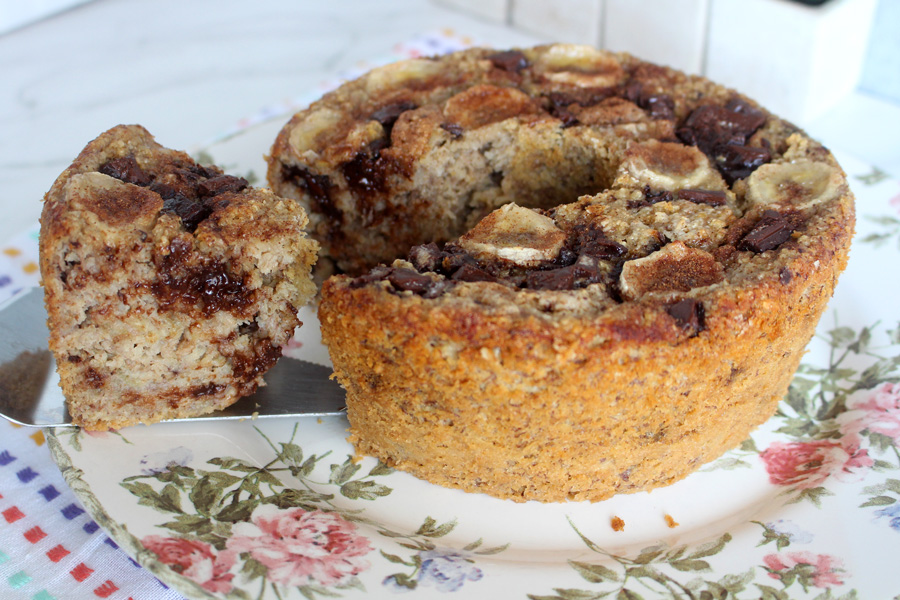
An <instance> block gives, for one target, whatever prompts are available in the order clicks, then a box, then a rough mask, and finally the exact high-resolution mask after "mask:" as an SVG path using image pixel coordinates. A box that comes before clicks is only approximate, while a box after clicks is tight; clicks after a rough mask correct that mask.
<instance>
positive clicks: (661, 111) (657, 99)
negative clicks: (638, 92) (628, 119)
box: [638, 94, 675, 120]
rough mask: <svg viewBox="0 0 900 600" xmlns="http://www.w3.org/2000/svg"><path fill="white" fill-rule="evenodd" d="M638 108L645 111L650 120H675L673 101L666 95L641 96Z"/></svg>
mask: <svg viewBox="0 0 900 600" xmlns="http://www.w3.org/2000/svg"><path fill="white" fill-rule="evenodd" d="M638 106H640V107H641V108H643V109H644V110H646V111H647V112H648V113H649V114H650V118H651V119H665V120H672V119H674V118H675V101H674V100H672V97H671V96H669V95H668V94H651V95H649V96H642V97H641V98H640V100H639V104H638Z"/></svg>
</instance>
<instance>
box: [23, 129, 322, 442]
mask: <svg viewBox="0 0 900 600" xmlns="http://www.w3.org/2000/svg"><path fill="white" fill-rule="evenodd" d="M306 225H307V216H306V213H305V212H304V210H303V209H302V208H301V207H300V206H299V205H298V204H297V202H295V201H294V200H291V199H284V198H279V197H278V196H276V195H274V194H273V193H272V192H271V191H269V190H267V189H253V188H252V187H250V186H249V185H248V182H247V181H246V180H245V179H243V178H241V177H234V176H231V175H225V174H223V173H222V171H221V170H220V169H219V168H217V167H208V166H203V165H200V164H198V163H197V162H195V161H194V160H192V159H191V158H190V157H189V156H188V155H187V154H185V153H183V152H179V151H175V150H170V149H167V148H164V147H163V146H161V145H160V144H158V143H157V142H156V141H155V140H154V139H153V137H152V136H151V135H150V134H149V133H148V132H147V130H146V129H144V128H143V127H141V126H137V125H131V126H124V125H120V126H117V127H114V128H113V129H111V130H109V131H107V132H106V133H103V134H102V135H100V136H99V137H98V138H97V139H96V140H94V141H92V142H91V143H90V144H88V145H87V147H86V148H85V149H84V150H83V151H82V152H81V154H79V156H78V157H77V158H76V159H75V162H74V163H73V164H72V165H71V166H70V167H69V168H68V169H66V170H65V171H64V172H63V173H62V175H60V177H59V178H58V179H57V180H56V182H55V183H54V184H53V187H52V188H51V189H50V191H49V192H48V193H47V195H46V197H45V198H44V208H43V213H42V215H41V235H40V263H41V275H42V279H43V286H44V292H45V303H46V307H47V313H48V327H49V330H50V350H51V351H52V352H53V354H54V356H55V358H56V363H57V370H58V372H59V376H60V386H61V387H62V390H63V393H64V395H65V397H66V402H67V406H68V409H69V413H70V414H71V416H72V420H73V422H75V423H76V424H78V425H81V426H83V427H85V428H86V429H93V430H104V429H109V428H120V427H124V426H128V425H134V424H137V423H145V424H147V423H153V422H157V421H161V420H165V419H172V418H179V417H190V416H196V415H201V414H205V413H210V412H213V411H215V410H219V409H222V408H224V407H226V406H228V405H230V404H232V403H234V402H235V401H236V400H238V399H239V398H240V397H242V396H245V395H248V394H251V393H252V392H253V391H254V390H256V388H257V387H258V386H260V385H263V384H264V382H263V378H262V376H263V374H264V373H265V372H266V371H267V370H268V369H269V368H270V367H271V366H272V365H273V364H275V362H276V361H277V360H278V358H279V357H280V356H281V348H282V347H283V346H284V345H285V344H286V343H287V341H288V340H289V339H290V338H291V336H292V335H293V333H294V329H295V328H296V327H297V326H298V325H300V322H299V320H298V319H297V310H298V308H299V307H300V306H302V305H304V304H305V303H306V302H308V301H309V300H310V299H311V298H312V296H313V295H314V294H315V286H314V284H313V282H312V279H311V277H310V271H311V268H312V265H313V263H314V262H315V260H316V254H317V250H318V244H317V243H316V242H315V241H313V240H311V239H308V238H307V237H306V236H305V234H304V233H303V230H304V227H305V226H306Z"/></svg>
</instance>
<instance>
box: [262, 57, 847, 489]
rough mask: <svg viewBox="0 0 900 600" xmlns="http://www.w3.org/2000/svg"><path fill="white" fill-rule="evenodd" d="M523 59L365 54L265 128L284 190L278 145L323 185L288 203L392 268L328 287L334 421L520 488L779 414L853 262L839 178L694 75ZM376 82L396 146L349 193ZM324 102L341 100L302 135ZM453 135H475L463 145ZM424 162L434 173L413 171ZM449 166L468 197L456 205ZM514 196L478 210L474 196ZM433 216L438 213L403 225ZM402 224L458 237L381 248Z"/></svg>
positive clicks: (425, 466)
mask: <svg viewBox="0 0 900 600" xmlns="http://www.w3.org/2000/svg"><path fill="white" fill-rule="evenodd" d="M519 55H520V56H519V57H520V58H521V57H524V59H525V62H526V63H528V64H529V65H530V66H529V67H522V68H519V69H513V70H510V69H509V66H510V65H514V64H515V59H516V54H515V53H513V54H506V55H505V56H504V58H503V61H502V64H503V65H504V68H497V67H496V64H494V65H493V66H492V64H493V63H492V61H493V60H494V59H492V58H491V56H492V54H490V51H485V50H475V51H469V52H467V53H461V54H459V55H455V56H452V57H448V58H445V59H439V60H435V61H432V62H431V63H427V64H428V68H427V69H426V71H427V75H424V76H423V77H422V78H421V79H417V80H419V81H420V82H426V81H427V82H428V83H427V84H426V83H422V85H420V86H418V87H417V88H416V89H415V90H410V89H407V88H406V87H405V83H404V82H405V81H407V80H408V79H402V78H401V79H400V80H399V81H395V85H394V86H393V87H392V86H390V85H387V84H386V83H385V82H386V81H394V79H392V77H393V75H396V74H397V73H404V74H405V76H409V77H413V79H416V77H417V75H415V74H416V73H418V69H420V68H422V67H423V64H426V63H417V66H416V67H415V68H412V71H410V67H409V65H407V66H403V65H400V66H395V67H392V70H390V71H388V72H377V73H376V74H375V75H370V76H367V77H363V78H361V79H360V80H359V81H357V82H352V83H350V84H348V85H347V86H345V87H343V88H341V89H340V90H338V91H337V92H336V93H335V94H333V95H331V96H328V97H326V98H325V99H323V100H322V101H321V102H320V103H317V104H316V105H314V106H313V107H312V108H311V109H310V110H309V111H306V112H304V113H301V114H300V115H297V116H296V117H295V118H294V119H293V120H292V121H291V123H290V124H288V126H287V127H286V128H285V130H284V131H283V132H282V134H281V135H280V136H279V139H278V141H276V144H275V147H274V148H273V155H272V159H271V160H270V173H269V175H270V179H271V180H272V181H273V185H285V186H286V189H287V188H290V186H291V185H292V183H291V181H290V177H288V178H285V177H284V174H285V173H286V172H288V171H290V169H289V168H287V167H286V165H293V166H294V167H296V168H302V169H307V171H304V173H305V174H304V175H303V177H302V178H301V179H303V182H302V183H301V184H300V185H298V186H297V187H295V188H294V189H293V190H291V189H288V191H287V193H289V194H294V195H296V196H297V197H301V198H304V197H307V196H309V194H311V193H312V192H311V190H312V189H313V188H314V187H315V186H314V185H313V184H316V182H317V181H318V183H322V181H324V180H316V179H315V177H327V178H328V181H329V182H330V183H329V185H330V186H331V187H329V188H328V190H329V193H328V194H324V195H322V196H321V197H320V198H318V200H316V199H313V200H310V199H309V198H308V197H307V201H309V202H310V205H311V206H312V207H313V210H314V211H316V212H318V214H317V215H316V216H315V217H314V227H315V228H316V229H315V235H321V236H323V237H322V239H323V241H324V243H325V246H326V253H327V254H330V255H331V257H332V258H333V259H335V261H336V264H337V266H338V268H339V269H344V270H346V271H349V272H352V273H357V272H359V270H361V268H362V267H365V266H371V264H372V261H373V260H384V262H386V263H388V264H390V265H391V266H390V267H376V268H375V269H373V270H372V271H370V272H369V273H368V274H366V275H363V276H360V277H356V278H354V279H351V278H350V277H347V276H339V277H334V278H332V279H330V280H328V281H327V282H326V283H325V285H324V287H323V289H322V295H321V302H320V305H319V317H320V321H321V325H322V336H323V341H324V342H325V344H326V345H327V346H328V348H329V351H330V353H331V356H332V360H333V362H334V365H335V373H336V375H337V378H338V380H339V381H340V382H341V383H342V385H344V387H346V389H347V405H348V417H349V419H350V425H351V429H350V432H351V440H352V442H353V443H354V445H355V447H356V449H357V450H358V451H359V452H361V453H367V454H372V455H374V456H377V457H378V458H380V459H381V460H383V461H385V462H387V463H389V464H392V465H395V466H397V467H399V468H401V469H404V470H407V471H409V472H411V473H413V474H415V475H417V476H420V477H422V478H424V479H427V480H429V481H432V482H434V483H438V484H441V485H447V486H451V487H457V488H461V489H464V490H467V491H473V492H484V493H488V494H491V495H494V496H498V497H501V498H511V499H513V500H517V501H525V500H540V501H563V500H591V501H596V500H602V499H604V498H608V497H610V496H611V495H613V494H616V493H620V492H635V491H640V490H648V489H652V488H654V487H658V486H661V485H667V484H670V483H672V482H674V481H676V480H678V479H680V478H682V477H684V476H686V475H687V474H689V473H690V472H692V471H694V470H696V469H697V468H698V467H699V466H700V465H702V464H703V463H705V462H707V461H709V460H712V459H714V458H716V457H717V456H719V455H720V454H721V453H722V452H724V451H726V450H727V449H729V448H731V447H733V446H735V445H736V444H738V443H739V442H740V441H741V440H743V439H745V437H746V436H747V435H748V433H749V432H750V431H751V430H752V429H753V428H754V427H756V426H757V425H759V424H760V423H762V422H763V421H765V420H767V419H768V418H769V417H770V416H771V414H772V413H773V411H774V410H775V406H776V405H777V403H778V401H779V400H780V399H781V397H782V396H783V395H784V393H785V391H786V389H787V387H788V385H789V383H790V380H791V378H792V375H793V372H794V370H795V369H796V368H797V366H798V364H799V360H800V357H801V355H802V352H803V348H804V347H805V345H806V344H807V342H808V341H809V339H810V338H811V336H812V335H813V332H814V329H815V326H816V323H817V321H818V319H819V316H820V315H821V314H822V312H823V311H824V309H825V306H826V303H827V301H828V299H829V298H830V297H831V294H832V292H833V289H834V285H835V283H836V281H837V277H838V275H839V273H840V272H841V271H842V270H843V269H844V267H845V265H846V261H847V253H848V250H849V245H850V238H851V236H852V233H853V227H854V208H853V197H852V194H851V193H850V190H849V188H848V186H847V182H846V177H845V175H844V174H843V172H842V171H841V169H840V167H839V166H838V165H837V163H836V162H835V161H834V158H833V157H832V156H831V155H830V153H829V152H828V151H827V150H826V149H824V148H822V147H821V146H820V145H819V144H817V143H815V142H814V141H812V140H810V139H809V138H808V137H807V136H805V134H803V133H802V132H799V131H797V130H796V128H795V127H793V126H791V125H790V124H788V123H785V122H784V121H782V120H780V119H779V118H778V117H776V116H774V115H771V114H769V113H768V112H766V111H765V110H763V109H761V108H760V107H758V106H757V105H756V104H754V103H753V102H752V101H749V100H747V99H746V98H743V97H742V96H740V95H738V94H736V93H735V92H733V91H731V90H728V89H725V88H723V87H721V86H718V85H716V84H714V83H712V82H709V81H707V80H703V79H700V78H696V77H689V76H686V75H684V74H681V73H678V72H675V71H673V70H671V69H666V68H663V67H657V66H654V65H648V64H645V63H642V62H640V61H638V60H637V59H634V58H632V57H628V56H624V55H612V54H608V53H599V52H597V51H595V50H592V49H585V48H580V47H571V46H545V47H539V48H535V49H530V50H524V51H522V52H521V53H519ZM520 64H521V63H520ZM435 65H438V66H439V67H441V68H442V69H444V72H445V74H444V76H442V75H440V73H439V71H436V68H437V67H436V66H435ZM410 72H412V73H413V75H410ZM501 73H502V75H501ZM461 74H468V80H467V81H468V86H469V87H466V84H465V81H466V80H465V79H464V78H461V77H460V75H461ZM501 77H505V79H501ZM373 79H374V80H376V81H378V82H379V84H380V87H379V88H378V89H379V90H384V89H391V90H392V92H391V94H390V95H391V98H392V99H397V98H402V99H403V101H405V102H407V103H409V104H408V105H404V106H393V107H392V108H391V110H393V111H395V112H398V113H399V116H397V118H396V124H395V125H394V126H393V127H394V130H393V131H394V132H399V133H402V134H403V135H398V136H396V138H397V139H396V140H395V136H394V135H393V134H391V135H390V139H389V142H390V145H389V146H387V147H382V148H381V150H380V156H382V157H383V156H388V157H391V160H390V161H389V162H390V165H394V166H395V167H396V165H401V164H402V165H403V166H402V169H400V168H399V167H398V168H396V170H390V169H389V170H387V171H385V172H384V173H387V175H385V179H384V180H382V181H381V184H383V185H384V186H385V188H384V190H381V191H379V190H375V191H374V192H373V193H371V194H368V195H367V194H365V193H359V194H356V195H354V193H353V192H352V190H351V189H350V187H348V186H346V185H345V184H346V181H345V180H344V179H342V177H344V175H342V174H341V170H342V169H344V171H346V169H345V168H344V167H343V166H342V165H344V163H342V162H341V161H347V160H351V161H352V160H355V158H353V157H357V156H359V153H360V152H365V151H366V148H370V146H367V144H371V143H372V141H373V140H379V139H380V140H382V141H381V142H379V143H381V144H384V143H385V142H384V138H383V135H384V133H383V131H381V129H380V128H381V127H382V125H381V124H380V122H379V124H377V127H373V130H374V131H371V132H369V133H371V134H372V135H370V136H369V137H366V136H364V135H362V133H360V132H362V131H363V129H364V127H363V126H362V125H361V123H372V119H370V118H369V117H370V115H372V114H373V110H377V107H384V106H387V105H386V104H384V103H381V104H379V102H378V101H377V100H378V97H377V95H375V96H373V95H372V94H371V93H370V90H369V88H370V87H371V86H370V83H371V81H372V80H373ZM448 81H452V85H449V84H446V82H448ZM435 82H439V83H435ZM445 84H446V85H445ZM491 86H494V87H491ZM503 86H507V87H514V88H515V90H513V91H508V90H503V91H499V90H498V89H497V88H499V87H503ZM529 100H530V101H529ZM367 103H369V104H367ZM413 104H414V105H416V106H417V107H419V108H415V109H412V108H410V107H409V106H410V105H413ZM535 106H537V107H538V110H537V111H535V110H534V108H535ZM448 107H449V108H448ZM513 107H518V108H519V109H520V110H521V114H515V111H514V110H513ZM328 111H336V113H339V114H342V115H344V116H349V119H348V120H346V121H340V122H341V125H339V126H337V128H323V129H319V128H320V126H321V124H322V123H324V122H326V121H328V119H326V118H325V117H324V116H323V115H325V116H327V113H328ZM448 114H452V115H453V123H452V124H450V125H456V126H458V127H456V128H454V127H452V126H450V125H448V124H447V115H448ZM381 116H383V115H381ZM442 119H443V121H442ZM376 120H377V119H376ZM412 122H415V123H416V126H415V127H407V124H408V123H412ZM463 124H465V126H464V125H463ZM354 128H355V129H354ZM398 128H400V129H399V130H398ZM351 129H352V130H354V131H356V132H357V135H356V137H354V136H353V135H348V134H347V133H346V132H347V131H348V130H351ZM316 132H318V133H316ZM407 134H408V135H409V138H411V139H415V140H417V144H413V143H412V142H410V140H409V139H406V137H405V136H406V135H407ZM330 136H334V137H335V138H337V139H340V140H342V141H341V142H340V143H338V142H334V140H332V143H334V145H335V146H336V147H337V146H339V147H341V148H342V152H344V153H343V154H341V155H340V158H339V160H338V162H330V161H332V159H333V158H334V157H335V156H337V155H335V154H329V151H328V150H327V149H326V148H325V145H326V144H325V142H324V141H323V140H325V139H330ZM454 136H456V137H454ZM351 138H352V140H355V141H350V140H351ZM467 139H468V140H469V143H473V144H474V143H476V142H477V144H479V145H481V147H482V148H489V150H484V151H483V152H474V153H468V150H467V146H465V144H464V143H463V141H464V140H467ZM361 140H365V141H361ZM395 142H400V145H399V146H396V147H395V146H394V143H395ZM351 148H352V149H351ZM412 148H414V150H409V149H412ZM448 148H456V149H458V151H459V152H458V153H457V154H452V152H451V151H450V150H446V149H448ZM510 148H514V150H510ZM523 148H524V149H526V150H525V152H524V153H517V152H519V150H521V149H523ZM445 151H446V152H448V156H451V155H452V156H454V160H456V161H457V163H458V164H459V165H461V166H460V167H459V171H460V172H461V173H462V175H457V171H456V170H453V169H450V168H449V167H448V165H449V164H450V163H449V162H441V161H440V160H438V158H440V156H441V152H445ZM479 157H481V158H479ZM498 157H501V158H498ZM491 160H494V161H495V162H491ZM479 161H482V162H479ZM457 163H454V165H455V164H457ZM434 164H437V165H439V166H441V168H444V169H445V170H444V171H443V172H444V173H445V174H446V175H445V179H446V181H438V180H437V179H435V178H431V177H429V176H427V175H428V174H429V170H428V169H430V168H431V166H433V165H434ZM499 164H502V165H503V167H502V173H501V175H502V176H501V177H496V178H495V179H498V180H499V183H498V182H496V181H495V182H493V183H492V182H491V181H490V180H491V177H490V173H488V175H487V176H485V175H484V173H485V172H486V170H487V171H490V169H491V168H494V167H496V165H499ZM473 165H475V166H473ZM485 165H487V166H485ZM761 165H762V166H761ZM395 167H391V168H392V169H393V168H395ZM345 174H346V173H345ZM297 181H299V180H297V179H296V178H295V179H294V180H293V182H294V183H297ZM573 182H575V183H573ZM445 183H446V187H447V188H449V189H452V190H455V194H456V196H464V197H467V198H479V201H481V200H483V203H482V204H477V203H471V202H470V203H466V204H463V205H459V204H454V203H453V198H455V197H456V196H454V195H453V194H451V193H449V192H448V193H446V194H445V193H444V192H443V191H442V190H443V189H444V187H442V186H443V185H444V184H445ZM320 191H321V190H320ZM382 191H383V192H384V194H385V195H379V194H381V193H382ZM581 194H584V195H582V196H581V197H580V198H579V197H578V196H579V195H581ZM538 197H539V198H540V200H535V198H538ZM511 199H512V200H515V201H516V203H517V204H519V205H518V206H512V205H507V206H506V207H504V208H502V209H497V210H494V212H490V214H489V216H487V217H486V218H484V219H483V220H482V219H481V217H482V216H483V215H484V214H485V213H484V212H478V210H471V209H472V206H473V204H477V206H478V209H479V210H480V209H485V210H487V211H488V212H489V211H490V210H491V209H493V208H496V206H497V204H494V203H495V202H496V203H498V204H502V203H503V202H507V201H509V200H511ZM520 199H522V202H519V200H520ZM332 201H333V206H331V208H332V209H333V210H334V212H333V213H331V214H328V212H327V210H325V208H326V206H325V205H326V204H327V203H328V202H332ZM544 202H546V204H544ZM373 203H374V204H373ZM373 205H374V206H375V207H376V208H372V207H373ZM557 205H559V206H557ZM388 207H389V208H390V210H388ZM525 207H531V208H534V209H535V210H531V208H525ZM468 210H471V212H470V213H468V214H466V211H468ZM373 211H374V212H373ZM378 211H381V212H380V213H378ZM429 211H431V212H429ZM376 213H378V216H377V218H376ZM433 213H440V214H441V215H443V214H447V215H450V216H451V217H454V218H455V220H454V218H447V219H445V220H444V221H442V222H441V224H440V225H439V226H434V227H431V226H430V225H429V224H428V223H431V222H428V223H426V224H425V225H422V223H424V222H425V219H426V218H427V217H426V215H430V214H433ZM401 215H402V216H401ZM379 219H383V222H384V223H389V224H390V226H391V227H395V228H396V229H397V235H391V234H390V233H389V231H393V230H392V229H390V228H388V229H381V227H382V225H381V223H382V221H380V220H379ZM403 219H408V220H409V222H406V221H403ZM476 223H478V225H477V226H476V227H474V229H473V228H472V227H473V226H474V225H475V224H476ZM413 225H414V226H420V225H421V226H420V227H419V228H418V229H416V230H415V231H412V232H410V231H407V230H405V229H404V227H412V226H413ZM466 231H468V233H465V232H466ZM373 232H374V233H373ZM416 236H424V238H423V239H422V240H421V241H424V242H427V241H438V242H441V241H444V240H447V239H451V238H457V237H459V236H462V237H459V239H458V241H456V242H453V243H450V244H448V245H446V246H445V247H444V248H440V247H438V246H434V247H430V248H429V247H426V246H421V247H417V248H414V249H413V251H411V252H410V254H409V257H408V258H409V260H408V261H407V260H396V261H394V262H391V260H392V259H394V258H397V257H402V256H403V255H404V254H405V250H406V248H407V247H408V246H409V244H410V241H411V240H414V239H415V237H416ZM429 236H430V237H429ZM382 238H384V240H387V241H384V240H382ZM373 240H374V241H373ZM379 240H380V241H379ZM369 242H372V243H369ZM369 251H371V253H370V254H366V253H367V252H369ZM382 253H383V254H382ZM379 256H381V257H384V256H388V257H389V259H388V260H385V259H383V258H382V259H378V258H377V257H379Z"/></svg>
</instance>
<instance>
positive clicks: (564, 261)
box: [553, 246, 578, 267]
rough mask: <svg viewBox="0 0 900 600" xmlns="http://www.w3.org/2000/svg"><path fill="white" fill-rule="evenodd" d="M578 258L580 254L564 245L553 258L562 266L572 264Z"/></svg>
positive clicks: (554, 261) (555, 262) (554, 262)
mask: <svg viewBox="0 0 900 600" xmlns="http://www.w3.org/2000/svg"><path fill="white" fill-rule="evenodd" d="M576 260H578V254H577V253H576V252H574V251H573V250H571V249H569V248H567V247H565V246H563V247H562V248H560V250H559V254H558V255H557V256H556V258H555V259H553V264H555V265H558V266H560V267H567V266H569V265H571V264H574V263H575V261H576Z"/></svg>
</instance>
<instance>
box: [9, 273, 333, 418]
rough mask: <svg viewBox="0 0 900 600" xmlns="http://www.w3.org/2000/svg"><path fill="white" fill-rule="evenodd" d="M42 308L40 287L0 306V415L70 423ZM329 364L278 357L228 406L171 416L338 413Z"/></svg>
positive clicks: (20, 293)
mask: <svg viewBox="0 0 900 600" xmlns="http://www.w3.org/2000/svg"><path fill="white" fill-rule="evenodd" d="M48 339H49V332H48V331H47V312H46V310H45V309H44V293H43V290H42V289H41V288H31V289H28V290H22V291H20V292H19V293H17V294H16V295H15V296H13V297H12V298H10V299H9V300H8V301H7V302H5V303H3V304H2V305H0V416H2V417H4V418H6V419H7V420H8V421H10V422H12V423H15V424H17V425H25V426H30V427H75V425H73V424H72V420H71V417H70V416H69V412H68V411H67V410H66V404H65V399H64V397H63V394H62V390H61V389H60V387H59V376H58V375H57V374H56V363H55V361H54V359H53V355H52V354H51V352H50V351H49V350H48V349H47V340H48ZM331 373H332V371H331V368H330V367H325V366H322V365H317V364H314V363H311V362H307V361H304V360H298V359H295V358H288V357H282V358H281V359H280V360H279V361H278V362H277V363H276V364H275V366H274V367H272V368H271V369H270V370H269V371H268V372H267V373H266V375H265V380H266V385H265V386H263V387H261V388H259V389H258V390H257V391H256V392H255V393H254V394H252V395H250V396H246V397H244V398H241V399H240V400H238V401H237V402H236V403H234V404H232V405H231V406H229V407H228V408H226V409H224V410H221V411H218V412H214V413H210V414H208V415H203V416H199V417H189V418H185V419H174V420H177V421H218V420H222V419H258V418H259V419H261V418H268V417H323V416H330V415H339V414H342V413H343V412H344V397H345V394H344V390H343V389H342V388H341V386H340V385H339V384H338V383H337V382H336V381H334V380H332V379H331V378H330V377H331Z"/></svg>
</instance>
